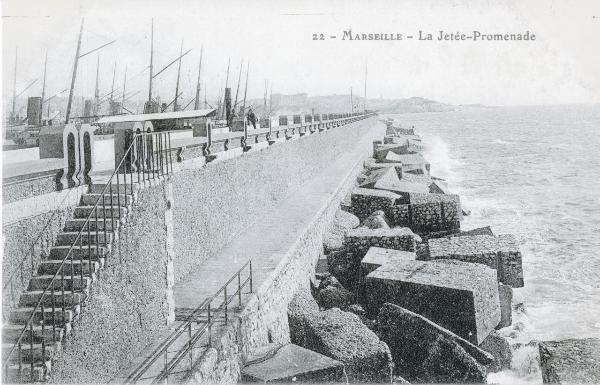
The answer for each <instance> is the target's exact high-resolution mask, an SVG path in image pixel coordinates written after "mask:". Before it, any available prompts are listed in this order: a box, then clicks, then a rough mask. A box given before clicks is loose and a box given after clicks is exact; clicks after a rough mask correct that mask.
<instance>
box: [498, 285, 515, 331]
mask: <svg viewBox="0 0 600 385" xmlns="http://www.w3.org/2000/svg"><path fill="white" fill-rule="evenodd" d="M498 295H499V297H500V323H499V324H498V326H496V329H501V328H505V327H507V326H510V325H511V324H512V298H513V292H512V287H510V286H508V285H504V284H502V283H499V284H498Z"/></svg>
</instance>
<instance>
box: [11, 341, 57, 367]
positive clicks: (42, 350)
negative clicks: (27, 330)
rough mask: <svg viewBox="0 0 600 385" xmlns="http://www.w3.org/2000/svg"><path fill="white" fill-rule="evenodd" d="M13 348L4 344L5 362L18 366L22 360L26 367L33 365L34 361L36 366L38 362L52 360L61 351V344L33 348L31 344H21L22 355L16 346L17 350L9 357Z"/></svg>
mask: <svg viewBox="0 0 600 385" xmlns="http://www.w3.org/2000/svg"><path fill="white" fill-rule="evenodd" d="M13 346H15V345H13V344H4V343H3V344H2V359H3V361H4V362H6V360H8V361H9V362H12V363H14V364H18V363H19V359H20V361H21V363H22V364H23V365H26V364H31V362H32V361H33V362H34V364H35V363H37V362H39V363H41V362H42V361H50V360H51V359H52V356H54V354H55V353H57V352H59V351H60V346H61V344H60V342H52V343H47V344H45V346H42V344H41V343H40V344H33V346H31V345H30V344H21V352H20V354H19V348H18V346H15V349H14V350H13V352H12V353H11V355H10V357H7V355H8V353H10V351H11V350H12V348H13Z"/></svg>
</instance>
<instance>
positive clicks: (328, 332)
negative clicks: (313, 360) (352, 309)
mask: <svg viewBox="0 0 600 385" xmlns="http://www.w3.org/2000/svg"><path fill="white" fill-rule="evenodd" d="M306 331H307V333H306V340H305V345H304V347H305V348H307V349H310V350H312V351H315V352H318V353H321V354H324V355H326V356H328V357H331V358H333V359H335V360H338V361H341V362H342V363H343V364H344V366H345V368H346V374H347V375H348V379H349V380H350V382H378V383H384V382H387V383H390V381H391V375H392V366H393V364H392V357H391V354H390V349H389V348H388V346H387V345H386V344H385V343H384V342H382V341H381V340H380V339H379V337H377V335H376V334H375V333H373V332H372V331H371V330H369V328H367V327H366V326H365V325H364V324H363V323H362V322H361V320H360V318H359V317H358V316H357V315H356V314H352V313H348V312H344V311H341V310H340V309H329V310H326V311H322V312H320V313H318V314H317V315H315V316H314V317H311V318H310V320H309V322H308V324H307V328H306Z"/></svg>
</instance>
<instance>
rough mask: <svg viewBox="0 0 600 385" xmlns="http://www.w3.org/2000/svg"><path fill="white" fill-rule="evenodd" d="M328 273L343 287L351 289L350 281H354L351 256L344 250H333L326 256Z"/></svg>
mask: <svg viewBox="0 0 600 385" xmlns="http://www.w3.org/2000/svg"><path fill="white" fill-rule="evenodd" d="M327 264H328V266H329V272H330V273H331V275H332V276H334V277H335V278H337V279H338V280H339V281H340V282H341V283H342V284H343V285H345V286H347V287H351V286H350V285H351V284H352V281H353V280H355V279H356V276H355V275H353V274H354V267H353V266H354V264H353V261H352V255H351V254H350V253H348V252H346V250H334V251H332V252H330V253H329V254H327Z"/></svg>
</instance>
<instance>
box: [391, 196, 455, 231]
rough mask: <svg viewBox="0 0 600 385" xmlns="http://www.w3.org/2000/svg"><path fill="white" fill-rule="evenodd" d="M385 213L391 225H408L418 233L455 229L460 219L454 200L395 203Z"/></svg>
mask: <svg viewBox="0 0 600 385" xmlns="http://www.w3.org/2000/svg"><path fill="white" fill-rule="evenodd" d="M431 195H433V194H431ZM387 215H388V218H389V220H390V222H391V224H392V226H408V227H410V228H411V229H412V230H413V231H416V232H418V233H430V232H438V231H449V230H457V229H460V220H461V219H462V215H461V209H460V206H459V205H457V203H456V202H454V201H449V202H443V201H442V202H430V203H418V204H397V205H395V206H393V207H391V208H390V209H389V211H388V214H387Z"/></svg>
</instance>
